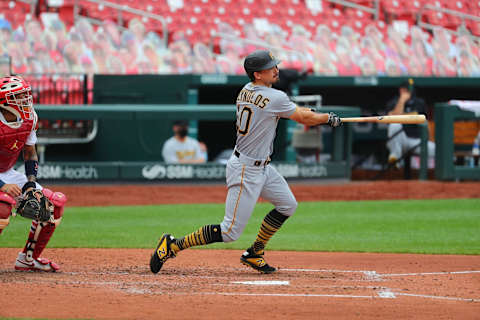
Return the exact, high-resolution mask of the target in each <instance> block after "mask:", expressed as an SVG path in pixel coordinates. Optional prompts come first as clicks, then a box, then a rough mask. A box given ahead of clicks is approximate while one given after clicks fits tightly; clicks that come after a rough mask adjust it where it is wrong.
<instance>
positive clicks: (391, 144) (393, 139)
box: [387, 123, 407, 162]
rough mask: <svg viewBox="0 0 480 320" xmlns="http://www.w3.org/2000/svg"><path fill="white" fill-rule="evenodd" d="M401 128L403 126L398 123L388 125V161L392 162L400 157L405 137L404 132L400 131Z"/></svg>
mask: <svg viewBox="0 0 480 320" xmlns="http://www.w3.org/2000/svg"><path fill="white" fill-rule="evenodd" d="M402 130H403V126H402V125H401V124H400V123H390V124H389V125H388V138H389V140H388V142H387V148H388V150H389V152H390V154H389V156H388V161H389V162H394V161H396V160H397V159H400V158H401V157H402V150H403V149H404V146H405V141H406V138H407V136H406V134H405V132H400V131H402ZM398 132H400V133H398Z"/></svg>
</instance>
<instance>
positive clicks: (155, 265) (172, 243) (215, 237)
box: [150, 224, 222, 273]
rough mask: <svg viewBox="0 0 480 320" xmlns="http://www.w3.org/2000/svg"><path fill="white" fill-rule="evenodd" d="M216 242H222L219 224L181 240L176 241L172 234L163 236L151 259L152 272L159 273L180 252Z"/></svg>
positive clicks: (203, 228)
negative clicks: (166, 262)
mask: <svg viewBox="0 0 480 320" xmlns="http://www.w3.org/2000/svg"><path fill="white" fill-rule="evenodd" d="M214 242H222V233H221V229H220V225H219V224H215V225H206V226H203V227H201V228H200V229H198V230H197V231H194V232H192V233H190V234H188V235H186V236H185V237H183V238H181V239H175V238H174V237H173V236H171V235H170V234H163V235H162V236H161V237H160V240H159V241H158V244H157V247H156V248H155V251H154V252H153V254H152V256H151V257H150V270H151V271H152V272H153V273H158V272H159V271H160V269H161V268H162V266H163V264H164V263H165V261H167V260H168V259H170V258H175V257H176V256H177V253H178V252H179V251H181V250H184V249H187V248H190V247H193V246H200V245H207V244H210V243H214Z"/></svg>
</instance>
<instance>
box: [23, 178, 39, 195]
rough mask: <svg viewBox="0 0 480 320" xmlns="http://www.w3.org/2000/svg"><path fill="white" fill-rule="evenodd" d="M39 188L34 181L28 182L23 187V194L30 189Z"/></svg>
mask: <svg viewBox="0 0 480 320" xmlns="http://www.w3.org/2000/svg"><path fill="white" fill-rule="evenodd" d="M36 187H37V184H36V183H35V182H33V181H28V182H27V183H25V184H24V185H23V187H22V193H25V191H26V190H27V189H28V188H33V189H35V188H36Z"/></svg>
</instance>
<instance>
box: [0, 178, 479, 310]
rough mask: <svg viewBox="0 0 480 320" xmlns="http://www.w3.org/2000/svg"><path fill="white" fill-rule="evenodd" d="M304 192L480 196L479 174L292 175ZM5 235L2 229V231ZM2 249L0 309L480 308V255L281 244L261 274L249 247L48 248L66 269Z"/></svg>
mask: <svg viewBox="0 0 480 320" xmlns="http://www.w3.org/2000/svg"><path fill="white" fill-rule="evenodd" d="M52 189H54V190H59V191H63V192H65V193H66V194H67V195H68V197H69V205H71V206H85V205H89V206H97V205H98V206H100V205H111V204H115V205H140V204H162V203H208V202H219V203H223V201H224V199H225V195H226V189H225V187H224V186H223V185H220V186H214V185H208V186H195V187H192V186H187V185H176V186H161V185H149V186H133V185H125V186H82V187H73V186H54V187H52ZM292 190H293V192H294V193H295V195H296V197H297V199H298V200H299V201H313V200H362V199H419V198H480V184H478V183H440V182H415V181H413V182H403V181H400V182H376V183H350V184H330V185H305V184H304V185H300V184H292ZM0 240H1V238H0ZM17 251H18V249H16V248H8V249H4V248H2V249H0V296H1V297H3V299H2V303H1V307H0V316H3V317H35V318H38V317H41V318H94V319H252V318H267V319H332V318H334V319H371V318H381V319H413V318H414V319H479V314H480V256H455V255H410V254H371V253H324V252H272V251H268V252H267V255H266V258H267V260H268V262H269V263H271V264H272V265H274V266H278V267H279V268H280V270H279V272H277V273H275V274H272V275H261V274H258V273H257V272H255V271H253V270H251V269H248V268H247V267H245V266H242V265H241V264H240V263H239V258H240V254H241V251H238V250H228V251H227V250H186V251H185V252H182V253H181V254H180V255H179V256H178V257H177V258H176V259H174V260H172V261H168V263H167V264H166V265H165V267H164V269H163V270H162V271H161V272H160V273H159V274H157V275H153V274H151V273H150V271H149V269H148V260H149V256H150V254H151V250H143V249H47V250H45V254H44V256H45V257H48V258H51V259H52V260H54V261H56V262H57V263H59V264H60V265H61V267H62V270H61V272H58V273H51V274H46V273H43V274H41V273H21V272H20V273H19V272H14V271H13V268H12V267H13V260H14V259H15V257H16V254H17Z"/></svg>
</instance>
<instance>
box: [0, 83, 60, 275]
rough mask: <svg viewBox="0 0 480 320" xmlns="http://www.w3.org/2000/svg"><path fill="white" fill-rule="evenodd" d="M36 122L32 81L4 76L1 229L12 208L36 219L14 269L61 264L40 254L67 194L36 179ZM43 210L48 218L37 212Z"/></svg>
mask: <svg viewBox="0 0 480 320" xmlns="http://www.w3.org/2000/svg"><path fill="white" fill-rule="evenodd" d="M37 121H38V117H37V114H36V113H35V110H34V109H33V98H32V92H31V88H30V85H29V84H28V83H27V82H26V81H25V80H24V79H23V78H22V77H20V76H7V77H3V78H1V79H0V234H1V233H2V231H3V230H4V229H5V228H6V227H7V226H8V224H9V222H10V215H11V214H12V209H13V208H16V213H18V214H20V215H22V216H24V217H28V218H31V219H33V221H32V224H31V227H30V233H29V235H28V240H27V243H26V245H25V247H24V248H23V251H22V252H19V253H18V256H17V260H16V261H15V269H16V270H20V271H30V270H33V271H47V272H54V271H57V270H58V269H59V267H58V265H57V264H55V263H54V262H52V261H50V260H48V259H45V258H40V255H41V253H42V252H43V249H45V247H46V246H47V243H48V241H49V240H50V238H51V237H52V234H53V232H54V231H55V228H56V227H57V226H58V225H59V224H60V222H61V220H62V215H63V207H64V205H65V203H66V201H67V198H66V197H65V195H64V194H62V193H61V192H53V191H51V190H49V189H46V188H42V186H40V185H39V184H38V183H37V182H36V177H37V171H38V156H37V152H36V150H35V144H36V142H37V135H36V133H35V132H36V130H37ZM20 153H23V160H24V161H25V174H23V173H20V172H18V171H16V170H15V169H14V168H13V166H14V164H15V163H16V161H17V159H18V157H19V156H20ZM27 212H28V213H27ZM40 212H41V213H42V215H41V217H42V218H45V219H41V218H40V215H37V213H40ZM47 213H48V215H46V214H47ZM37 218H38V219H37Z"/></svg>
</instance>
